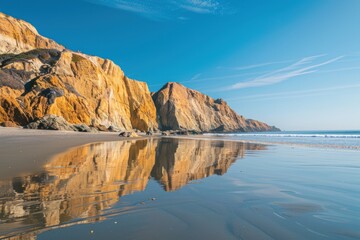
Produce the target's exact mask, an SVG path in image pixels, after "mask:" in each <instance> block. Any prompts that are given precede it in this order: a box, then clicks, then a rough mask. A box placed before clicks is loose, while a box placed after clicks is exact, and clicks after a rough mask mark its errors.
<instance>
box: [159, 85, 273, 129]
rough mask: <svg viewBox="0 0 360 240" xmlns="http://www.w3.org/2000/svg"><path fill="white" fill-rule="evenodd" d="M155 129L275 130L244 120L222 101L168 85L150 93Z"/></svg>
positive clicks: (259, 123)
mask: <svg viewBox="0 0 360 240" xmlns="http://www.w3.org/2000/svg"><path fill="white" fill-rule="evenodd" d="M152 97H153V100H154V103H155V106H156V109H157V114H158V119H159V126H160V128H161V129H163V130H193V131H202V132H233V131H239V132H249V131H277V130H278V129H277V128H275V127H271V126H269V125H267V124H265V123H262V122H259V121H255V120H251V119H245V118H244V117H243V116H240V115H238V114H237V113H236V112H235V111H234V110H232V109H231V108H230V107H229V106H228V105H227V103H226V102H225V101H224V100H222V99H216V100H214V99H212V98H211V97H209V96H207V95H204V94H202V93H200V92H198V91H195V90H192V89H189V88H186V87H185V86H183V85H181V84H179V83H174V82H170V83H167V84H166V85H165V86H164V87H163V88H161V89H160V90H159V91H158V92H156V93H154V94H153V96H152Z"/></svg>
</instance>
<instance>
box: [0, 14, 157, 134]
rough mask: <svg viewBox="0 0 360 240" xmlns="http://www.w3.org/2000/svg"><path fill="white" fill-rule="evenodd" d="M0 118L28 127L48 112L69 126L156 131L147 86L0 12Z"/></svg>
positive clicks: (154, 117) (96, 58)
mask: <svg viewBox="0 0 360 240" xmlns="http://www.w3.org/2000/svg"><path fill="white" fill-rule="evenodd" d="M0 95H1V98H0V122H3V121H13V122H15V123H16V124H18V125H22V126H24V125H27V124H29V123H30V122H33V121H36V120H37V119H39V118H42V117H43V116H45V115H47V114H53V115H57V116H61V117H63V118H64V119H65V120H66V121H67V122H69V123H71V124H80V123H84V124H87V125H92V126H97V125H102V126H105V127H106V128H107V127H110V126H112V127H115V128H118V129H120V130H132V129H139V130H142V131H147V130H152V129H157V119H156V109H155V106H154V103H153V101H152V99H151V95H150V92H149V89H148V86H147V84H146V83H144V82H139V81H135V80H131V79H129V78H127V77H126V76H125V75H124V72H123V71H122V70H121V68H120V67H119V66H117V65H116V64H114V63H113V62H112V61H110V60H105V59H101V58H99V57H94V56H89V55H86V54H82V53H78V52H73V51H70V50H66V49H65V48H64V47H63V46H61V45H59V44H57V43H55V42H54V41H52V40H49V39H47V38H45V37H42V36H40V35H39V34H38V33H37V31H36V29H35V28H34V27H33V26H32V25H30V24H29V23H26V22H24V21H21V20H17V19H14V18H12V17H10V16H7V15H5V14H2V13H0Z"/></svg>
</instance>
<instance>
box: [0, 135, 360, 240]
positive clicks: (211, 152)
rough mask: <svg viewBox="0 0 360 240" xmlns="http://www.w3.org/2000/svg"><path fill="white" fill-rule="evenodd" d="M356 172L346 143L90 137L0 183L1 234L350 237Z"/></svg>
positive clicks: (359, 209)
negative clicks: (325, 146) (103, 139)
mask: <svg viewBox="0 0 360 240" xmlns="http://www.w3.org/2000/svg"><path fill="white" fill-rule="evenodd" d="M24 161H26V159H24ZM359 176H360V151H354V150H336V149H317V148H300V147H296V148H294V147H289V146H266V145H260V144H246V143H241V142H231V141H215V140H197V139H192V140H189V139H166V138H163V139H148V140H139V141H121V142H107V143H97V144H90V145H87V146H82V147H78V148H74V149H71V150H69V151H67V152H65V153H62V154H59V155H57V156H55V157H54V158H53V159H51V160H49V161H48V162H47V164H46V165H45V166H44V170H43V171H42V172H39V173H33V174H31V175H27V176H21V177H20V176H14V178H13V179H12V180H10V181H5V180H4V181H2V182H0V238H6V237H12V238H11V239H35V238H36V239H359V238H360V204H359V199H360V178H359Z"/></svg>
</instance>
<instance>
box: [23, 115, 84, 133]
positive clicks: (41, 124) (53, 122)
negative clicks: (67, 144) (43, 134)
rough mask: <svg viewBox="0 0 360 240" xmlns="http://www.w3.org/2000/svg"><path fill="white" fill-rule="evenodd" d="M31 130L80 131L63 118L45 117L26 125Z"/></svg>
mask: <svg viewBox="0 0 360 240" xmlns="http://www.w3.org/2000/svg"><path fill="white" fill-rule="evenodd" d="M26 128H29V129H44V130H62V131H78V130H77V128H76V127H74V126H73V125H72V124H69V123H68V122H67V121H66V120H65V119H64V118H63V117H59V116H55V115H45V116H44V117H43V118H41V119H39V120H37V121H35V122H32V123H29V124H28V125H26Z"/></svg>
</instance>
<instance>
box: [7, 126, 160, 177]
mask: <svg viewBox="0 0 360 240" xmlns="http://www.w3.org/2000/svg"><path fill="white" fill-rule="evenodd" d="M118 135H119V133H118V132H101V133H86V132H85V133H82V132H71V131H56V130H37V129H36V130H33V129H21V128H3V127H0V181H1V180H5V179H9V178H12V177H13V176H22V175H25V174H28V173H34V172H41V170H42V167H43V165H44V164H45V163H46V162H47V161H49V160H50V159H51V158H52V157H53V156H55V155H56V154H59V153H62V152H64V151H66V150H68V149H71V148H74V147H78V146H82V145H86V144H92V143H97V142H112V141H134V140H142V139H149V138H158V136H139V137H134V138H126V137H120V136H118ZM24 159H26V161H24Z"/></svg>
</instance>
